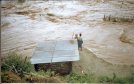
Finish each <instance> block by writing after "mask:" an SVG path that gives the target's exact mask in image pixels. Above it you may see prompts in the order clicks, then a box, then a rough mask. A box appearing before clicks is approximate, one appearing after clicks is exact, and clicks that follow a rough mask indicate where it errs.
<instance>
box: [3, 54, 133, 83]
mask: <svg viewBox="0 0 134 84" xmlns="http://www.w3.org/2000/svg"><path fill="white" fill-rule="evenodd" d="M1 71H2V74H1V80H2V82H3V83H15V82H17V83H19V82H21V83H24V82H25V83H26V82H27V83H29V82H30V83H53V82H55V83H64V82H68V83H121V84H122V83H128V84H132V83H134V73H133V74H132V75H131V76H129V77H125V78H119V77H117V76H116V74H113V77H107V76H99V77H98V76H96V75H95V74H93V73H89V74H77V73H73V72H72V73H71V74H69V75H64V76H60V75H58V74H54V72H53V71H51V70H48V71H47V72H45V71H43V70H40V71H39V72H35V71H34V68H33V65H32V64H31V63H30V62H29V60H28V59H27V57H25V58H22V56H21V55H18V54H16V53H15V52H13V53H10V54H8V56H7V57H5V58H2V65H1Z"/></svg>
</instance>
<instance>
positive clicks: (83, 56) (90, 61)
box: [73, 48, 134, 77]
mask: <svg viewBox="0 0 134 84" xmlns="http://www.w3.org/2000/svg"><path fill="white" fill-rule="evenodd" d="M73 71H74V72H77V73H81V74H83V73H94V74H96V75H98V76H99V75H101V76H110V77H111V76H113V74H114V73H115V74H116V76H118V77H125V76H129V75H131V74H132V73H134V66H132V65H131V66H129V65H113V64H110V63H108V62H106V61H104V60H103V59H100V58H98V57H96V55H95V54H93V53H92V52H91V51H89V50H88V49H85V48H84V49H83V51H80V60H79V61H77V62H73Z"/></svg>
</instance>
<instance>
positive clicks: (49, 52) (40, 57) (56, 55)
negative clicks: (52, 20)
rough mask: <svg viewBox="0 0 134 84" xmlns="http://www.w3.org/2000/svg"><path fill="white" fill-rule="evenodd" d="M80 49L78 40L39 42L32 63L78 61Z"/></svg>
mask: <svg viewBox="0 0 134 84" xmlns="http://www.w3.org/2000/svg"><path fill="white" fill-rule="evenodd" d="M78 60H79V51H78V44H77V41H76V40H55V41H54V40H53V41H44V42H41V43H38V45H37V47H36V49H35V51H34V53H33V56H32V58H31V63H32V64H39V63H52V62H66V61H78Z"/></svg>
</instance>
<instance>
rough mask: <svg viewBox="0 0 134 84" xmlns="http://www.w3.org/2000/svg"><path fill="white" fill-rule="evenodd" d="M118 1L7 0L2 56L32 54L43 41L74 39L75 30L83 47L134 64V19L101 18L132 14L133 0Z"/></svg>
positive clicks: (112, 58) (101, 56)
mask: <svg viewBox="0 0 134 84" xmlns="http://www.w3.org/2000/svg"><path fill="white" fill-rule="evenodd" d="M117 2H118V1H115V0H111V1H106V2H104V3H102V2H93V3H91V2H83V3H80V2H77V1H72V2H71V1H62V2H58V1H56V2H55V3H54V2H53V1H49V2H43V1H37V2H32V1H30V2H26V3H24V4H16V3H8V5H7V4H4V5H2V6H3V8H2V15H1V18H2V26H1V27H2V28H1V53H2V56H4V55H6V54H7V53H8V52H11V51H16V52H18V53H20V54H23V55H26V56H29V57H30V56H32V53H33V51H34V48H35V46H36V44H37V43H38V42H40V41H44V40H57V39H58V40H62V39H71V38H72V35H73V33H82V38H83V40H84V47H86V48H88V49H89V50H90V51H92V52H93V53H94V54H95V55H96V56H97V57H98V58H102V59H104V60H105V61H107V62H109V63H112V64H121V65H124V64H125V65H133V64H134V52H133V51H134V45H133V44H134V35H133V34H134V23H129V22H104V21H103V19H102V18H103V16H104V14H105V15H112V16H119V17H128V16H129V17H130V18H133V15H134V10H133V9H134V5H133V1H132V0H126V1H125V2H124V5H121V4H120V2H118V3H117ZM11 4H12V5H11ZM47 13H51V14H53V15H48V14H47ZM124 31H125V32H124ZM120 38H123V39H120Z"/></svg>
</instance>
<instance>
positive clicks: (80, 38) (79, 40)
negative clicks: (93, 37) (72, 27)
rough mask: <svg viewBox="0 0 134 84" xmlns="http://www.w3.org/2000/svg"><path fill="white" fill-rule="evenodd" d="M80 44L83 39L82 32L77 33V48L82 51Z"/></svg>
mask: <svg viewBox="0 0 134 84" xmlns="http://www.w3.org/2000/svg"><path fill="white" fill-rule="evenodd" d="M82 44H83V40H82V34H81V33H80V34H79V37H78V48H79V49H80V50H81V51H82Z"/></svg>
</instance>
